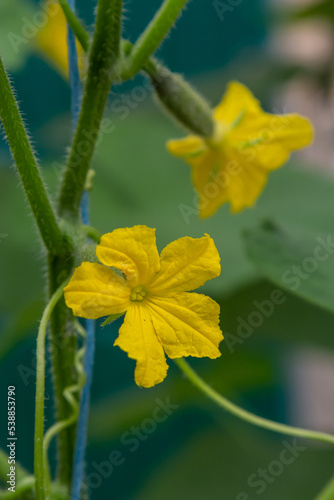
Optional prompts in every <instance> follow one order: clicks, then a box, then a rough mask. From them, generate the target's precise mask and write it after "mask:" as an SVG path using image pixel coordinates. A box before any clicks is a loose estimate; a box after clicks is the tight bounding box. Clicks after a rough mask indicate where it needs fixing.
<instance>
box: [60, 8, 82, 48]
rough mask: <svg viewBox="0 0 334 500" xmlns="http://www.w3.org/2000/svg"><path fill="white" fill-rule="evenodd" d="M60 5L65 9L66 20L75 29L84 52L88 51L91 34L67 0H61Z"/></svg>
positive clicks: (74, 31)
mask: <svg viewBox="0 0 334 500" xmlns="http://www.w3.org/2000/svg"><path fill="white" fill-rule="evenodd" d="M59 5H60V7H61V8H62V9H63V12H64V14H65V17H66V20H67V22H68V24H69V26H70V28H71V30H72V31H73V33H74V35H75V37H76V39H77V40H78V42H79V43H80V45H81V47H82V49H83V51H84V52H88V49H89V34H88V33H87V31H86V30H85V28H84V27H83V26H82V24H81V22H80V21H79V19H78V18H77V16H76V15H75V13H74V12H73V10H72V9H71V7H70V6H69V4H68V2H67V0H59Z"/></svg>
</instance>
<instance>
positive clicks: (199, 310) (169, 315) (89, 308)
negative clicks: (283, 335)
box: [64, 226, 223, 387]
mask: <svg viewBox="0 0 334 500" xmlns="http://www.w3.org/2000/svg"><path fill="white" fill-rule="evenodd" d="M96 255H97V257H98V258H99V260H100V261H101V262H102V264H104V266H103V265H101V264H93V263H90V262H83V263H82V264H81V265H80V266H79V267H78V268H77V269H76V270H75V271H74V274H73V276H72V278H71V281H70V283H69V284H68V285H67V286H66V287H65V288H64V293H65V301H66V304H67V306H68V307H70V308H71V309H72V310H73V313H74V314H75V315H76V316H80V317H83V318H88V319H97V318H100V317H102V316H107V315H108V316H109V315H112V314H120V313H124V312H126V315H125V319H124V323H123V325H122V326H121V328H120V331H119V336H118V338H117V340H116V341H115V345H118V346H119V347H120V348H121V349H123V350H124V351H125V352H127V353H128V356H129V357H130V358H132V359H135V360H136V361H137V364H136V370H135V380H136V383H137V384H138V385H140V386H143V387H152V386H153V385H155V384H158V383H159V382H162V381H163V380H164V378H165V377H166V374H167V370H168V365H167V363H166V358H165V353H166V354H167V355H168V356H169V357H170V358H181V357H182V356H196V357H203V356H208V357H209V358H217V357H218V356H220V352H219V349H218V346H219V343H220V342H221V340H222V339H223V335H222V332H221V330H220V328H219V306H218V304H217V303H216V302H215V301H214V300H212V299H210V298H209V297H206V296H205V295H202V294H198V293H187V292H188V291H189V290H194V289H196V288H198V287H200V286H202V285H203V284H204V283H205V282H206V281H207V280H209V279H212V278H215V277H217V276H219V274H220V257H219V254H218V251H217V249H216V247H215V244H214V242H213V240H212V239H211V238H210V236H208V235H205V236H204V237H203V238H196V239H194V238H190V237H184V238H180V239H178V240H176V241H174V242H172V243H170V244H169V245H167V246H166V247H165V248H164V250H163V251H162V252H161V255H160V257H159V254H158V250H157V247H156V240H155V229H151V228H148V227H146V226H134V227H132V228H124V229H116V230H115V231H113V232H112V233H108V234H105V235H104V236H102V238H101V242H100V244H99V245H98V246H97V249H96ZM105 266H108V267H105ZM115 268H116V269H117V270H118V273H116V272H114V269H115ZM119 271H121V273H122V276H121V275H120V273H119Z"/></svg>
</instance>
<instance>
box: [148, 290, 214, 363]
mask: <svg viewBox="0 0 334 500" xmlns="http://www.w3.org/2000/svg"><path fill="white" fill-rule="evenodd" d="M148 307H149V308H150V311H151V314H152V322H153V325H154V328H155V331H156V332H157V336H158V338H159V340H160V342H161V344H162V345H163V347H164V350H165V352H166V354H167V355H168V356H169V357H170V358H181V357H182V356H196V357H203V356H208V357H209V358H217V357H219V356H220V351H219V349H218V346H219V343H220V342H221V341H222V339H223V335H222V332H221V330H220V328H219V312H220V307H219V305H218V304H217V303H216V302H215V301H214V300H212V299H210V298H209V297H206V296H205V295H201V294H198V293H184V292H183V293H177V294H175V295H173V297H172V298H168V297H153V298H151V299H149V300H148Z"/></svg>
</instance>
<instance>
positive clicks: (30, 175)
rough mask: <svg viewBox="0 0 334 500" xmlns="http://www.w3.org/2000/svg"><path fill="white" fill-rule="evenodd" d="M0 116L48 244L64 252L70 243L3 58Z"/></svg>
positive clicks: (38, 222) (36, 218)
mask: <svg viewBox="0 0 334 500" xmlns="http://www.w3.org/2000/svg"><path fill="white" fill-rule="evenodd" d="M0 119H1V121H2V123H3V126H4V130H5V132H6V136H7V139H8V143H9V146H10V149H11V152H12V155H13V158H14V160H15V164H16V166H17V170H18V172H19V174H20V178H21V181H22V184H23V187H24V190H25V192H26V195H27V198H28V201H29V204H30V207H31V210H32V213H33V215H34V217H35V220H36V223H37V226H38V228H39V231H40V233H41V236H42V238H43V241H44V243H45V246H46V247H47V248H48V249H49V251H50V252H53V253H58V254H62V253H64V251H65V249H66V246H67V245H66V242H65V240H64V237H63V234H62V232H61V230H60V227H59V225H58V222H57V220H56V217H55V214H54V212H53V210H52V207H51V204H50V201H49V198H48V195H47V193H46V189H45V186H44V184H43V181H42V178H41V175H40V172H39V170H38V167H37V163H36V160H35V157H34V154H33V151H32V148H31V145H30V143H29V140H28V136H27V133H26V131H25V128H24V125H23V122H22V119H21V116H20V112H19V109H18V106H17V103H16V101H15V98H14V95H13V92H12V89H11V86H10V83H9V79H8V77H7V74H6V71H5V68H4V66H3V64H2V61H1V58H0Z"/></svg>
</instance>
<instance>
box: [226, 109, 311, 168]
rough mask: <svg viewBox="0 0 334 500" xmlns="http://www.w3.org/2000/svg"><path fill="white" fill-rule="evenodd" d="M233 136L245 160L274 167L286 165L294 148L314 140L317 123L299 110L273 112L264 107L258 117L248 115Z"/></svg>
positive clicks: (232, 132) (245, 161) (266, 166)
mask: <svg viewBox="0 0 334 500" xmlns="http://www.w3.org/2000/svg"><path fill="white" fill-rule="evenodd" d="M229 139H230V141H231V142H232V143H233V147H235V148H237V149H238V151H239V153H240V159H241V161H242V162H243V163H244V164H247V163H252V164H257V165H259V166H261V167H263V168H266V169H268V170H273V169H276V168H278V167H280V166H281V165H283V164H284V163H285V162H286V161H287V160H288V159H289V156H290V154H291V152H292V151H295V150H298V149H301V148H303V147H305V146H308V145H309V144H310V143H311V142H312V140H313V127H312V124H311V123H310V121H309V120H307V119H306V118H304V117H302V116H300V115H298V114H290V115H272V114H269V113H264V112H263V111H261V113H259V114H258V115H257V116H256V117H254V116H245V118H244V119H243V121H242V123H241V124H240V126H239V127H237V128H235V129H234V130H233V131H231V133H230V136H229Z"/></svg>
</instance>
